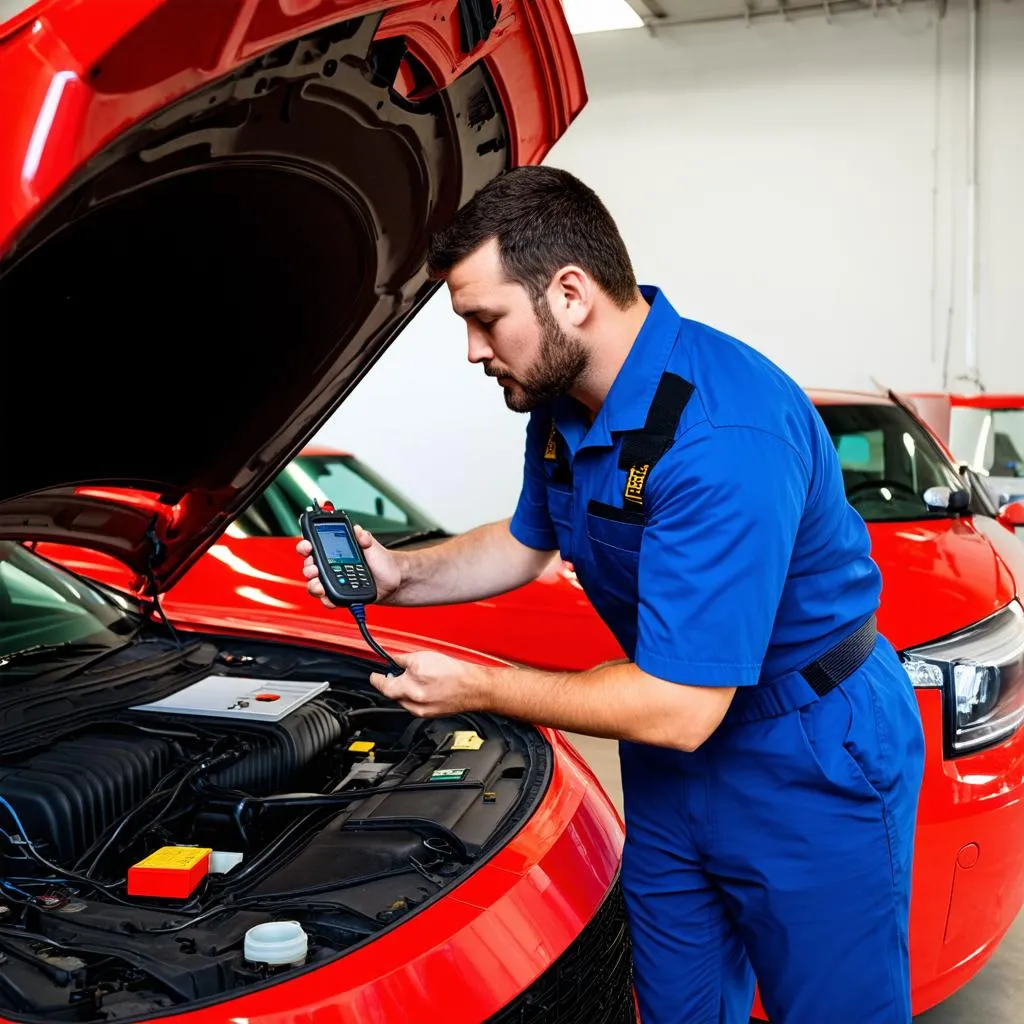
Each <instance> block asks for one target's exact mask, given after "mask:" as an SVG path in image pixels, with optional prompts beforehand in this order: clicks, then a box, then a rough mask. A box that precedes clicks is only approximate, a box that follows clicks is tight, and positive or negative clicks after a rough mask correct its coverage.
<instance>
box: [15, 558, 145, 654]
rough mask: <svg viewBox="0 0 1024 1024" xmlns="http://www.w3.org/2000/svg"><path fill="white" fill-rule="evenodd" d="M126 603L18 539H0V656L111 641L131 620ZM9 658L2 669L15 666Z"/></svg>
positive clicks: (119, 637)
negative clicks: (36, 649) (43, 557)
mask: <svg viewBox="0 0 1024 1024" xmlns="http://www.w3.org/2000/svg"><path fill="white" fill-rule="evenodd" d="M136 621H137V619H136V617H135V616H133V615H130V614H129V612H128V608H127V606H126V607H125V608H121V607H119V606H118V600H117V599H116V598H114V597H107V596H106V595H105V594H103V593H102V592H101V591H99V590H97V589H95V588H94V587H91V586H90V585H89V584H88V583H86V582H85V581H84V580H81V579H78V578H77V577H75V576H72V575H70V574H69V573H66V572H64V571H62V570H61V569H58V568H57V567H56V566H54V565H51V564H50V563H49V562H47V561H45V560H44V559H42V558H40V557H39V556H38V555H34V554H32V552H31V551H29V550H27V549H26V548H25V547H23V546H22V545H21V544H17V543H14V542H13V541H0V658H3V657H6V656H9V655H12V654H14V653H15V652H16V651H25V650H26V649H28V648H33V647H49V646H50V645H52V644H78V643H90V644H92V643H96V644H104V645H109V646H112V647H113V646H116V645H118V644H120V643H123V642H124V641H123V637H124V636H125V634H126V633H127V632H129V631H130V629H131V628H133V626H134V625H135V623H136ZM17 666H18V662H17V661H14V660H12V661H11V662H10V665H9V666H7V667H5V668H3V669H2V670H0V671H3V673H4V674H7V673H8V672H15V671H17Z"/></svg>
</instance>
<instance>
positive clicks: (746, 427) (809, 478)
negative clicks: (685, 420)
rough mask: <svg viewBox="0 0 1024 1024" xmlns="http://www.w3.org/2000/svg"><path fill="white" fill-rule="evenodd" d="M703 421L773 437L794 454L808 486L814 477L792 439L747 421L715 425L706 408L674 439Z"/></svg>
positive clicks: (724, 427)
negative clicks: (695, 420) (697, 419)
mask: <svg viewBox="0 0 1024 1024" xmlns="http://www.w3.org/2000/svg"><path fill="white" fill-rule="evenodd" d="M698 394H699V392H698ZM701 408H702V409H703V408H704V403H703V401H702V402H701ZM705 423H706V424H707V425H708V427H709V429H711V430H749V431H752V432H753V433H756V434H763V435H764V436H765V437H771V438H773V439H774V440H776V441H778V442H779V443H780V444H783V445H785V446H786V447H787V448H788V449H789V450H790V451H791V452H792V453H793V454H794V455H795V456H796V458H797V461H798V462H799V463H800V465H801V466H802V467H803V470H804V473H806V474H807V484H808V486H810V484H811V481H812V480H813V479H814V474H813V473H812V472H811V468H810V466H808V465H807V462H806V460H805V459H804V456H803V454H802V453H801V452H800V449H799V448H797V447H796V445H794V444H793V442H792V441H790V440H788V439H787V438H785V437H782V436H781V435H779V434H776V433H775V432H774V431H772V430H765V428H764V427H756V426H753V425H752V424H749V423H730V424H726V425H724V426H716V425H715V424H714V423H712V422H711V420H710V419H709V418H708V415H707V411H706V410H705V412H704V419H702V420H700V421H698V422H697V423H691V424H690V426H688V427H687V428H686V429H685V430H684V431H683V432H682V433H681V434H677V435H676V438H675V440H676V441H681V440H682V439H683V438H684V437H686V435H687V434H689V433H691V431H694V430H696V429H697V428H698V427H700V426H703V425H704V424H705ZM673 443H674V442H673Z"/></svg>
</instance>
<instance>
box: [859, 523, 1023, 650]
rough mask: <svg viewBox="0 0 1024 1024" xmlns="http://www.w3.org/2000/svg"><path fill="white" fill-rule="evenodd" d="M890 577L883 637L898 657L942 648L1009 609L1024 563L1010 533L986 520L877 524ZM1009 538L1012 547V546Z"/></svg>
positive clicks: (874, 541)
mask: <svg viewBox="0 0 1024 1024" xmlns="http://www.w3.org/2000/svg"><path fill="white" fill-rule="evenodd" d="M868 530H869V533H870V534H871V548H872V557H873V558H874V559H875V562H876V563H877V564H878V567H879V569H880V570H881V573H882V604H881V608H880V610H879V613H878V625H879V629H880V630H881V632H882V633H883V634H884V635H885V636H886V637H887V638H888V639H889V641H890V642H891V643H892V644H893V646H894V647H896V649H897V650H906V649H907V648H909V647H915V646H917V645H919V644H923V643H927V642H928V641H931V640H937V639H939V638H940V637H943V636H946V635H947V634H949V633H954V632H956V631H957V630H960V629H964V628H965V627H967V626H970V625H972V624H974V623H975V622H978V621H979V620H980V619H983V618H985V617H986V616H988V615H991V614H992V613H993V612H996V611H998V610H999V609H1000V608H1004V607H1005V606H1006V605H1007V604H1008V603H1009V602H1010V601H1011V600H1013V598H1014V596H1016V594H1017V584H1016V583H1015V580H1014V575H1015V574H1014V573H1013V572H1011V570H1010V568H1009V567H1008V564H1007V561H1008V560H1011V561H1010V564H1011V565H1014V566H1015V569H1016V576H1017V579H1024V564H1022V563H1024V558H1014V555H1015V554H1016V552H1015V551H1014V550H1013V549H1014V546H1016V547H1017V548H1021V551H1022V554H1024V547H1022V546H1021V545H1020V544H1018V543H1017V542H1016V541H1015V540H1014V538H1013V537H1012V536H1011V535H1010V534H1009V533H1007V531H1006V530H1005V529H1003V528H1002V527H1001V526H998V525H996V524H991V523H989V522H988V521H987V520H983V519H981V517H972V518H967V519H944V520H931V521H928V522H916V523H871V524H870V525H869V528H868ZM1002 536H1005V537H1006V538H1007V540H1009V542H1010V543H1009V545H1004V544H1003V542H1002V539H1001V538H1002Z"/></svg>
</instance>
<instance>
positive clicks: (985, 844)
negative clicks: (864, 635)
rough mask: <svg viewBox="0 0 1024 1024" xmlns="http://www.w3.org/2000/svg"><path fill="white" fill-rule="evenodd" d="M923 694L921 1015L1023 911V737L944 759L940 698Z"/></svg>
mask: <svg viewBox="0 0 1024 1024" xmlns="http://www.w3.org/2000/svg"><path fill="white" fill-rule="evenodd" d="M918 697H919V701H920V705H921V715H922V718H923V720H924V726H925V734H926V736H927V737H928V739H929V743H928V753H927V761H926V764H925V776H924V783H923V785H922V789H921V805H920V810H919V813H918V827H917V837H916V840H915V844H916V848H915V857H914V888H913V895H912V900H911V926H910V946H911V983H912V986H913V997H914V1012H915V1013H921V1012H923V1011H924V1010H927V1009H929V1008H930V1007H932V1006H935V1005H936V1004H937V1003H939V1002H941V1001H942V1000H943V999H946V998H947V997H948V996H950V995H952V993H953V992H955V991H956V990H957V989H959V988H961V987H962V986H963V985H965V984H966V983H967V982H968V981H970V979H971V978H973V977H974V975H975V974H977V973H978V971H979V970H981V968H982V967H983V966H984V964H985V962H986V961H987V960H988V958H989V957H990V956H991V955H992V953H993V952H994V951H995V949H996V948H997V946H998V945H999V942H1000V940H1001V939H1002V938H1003V936H1004V935H1005V934H1006V932H1007V931H1008V930H1009V928H1010V925H1012V924H1013V921H1014V919H1015V918H1016V916H1017V914H1018V912H1019V911H1020V909H1021V907H1022V906H1024V872H1022V871H1021V867H1020V851H1021V849H1022V847H1024V730H1018V732H1017V733H1016V734H1015V735H1014V736H1011V737H1010V738H1009V739H1008V740H1006V741H1005V742H1003V743H1001V744H999V745H998V746H996V747H993V748H991V749H989V750H984V751H980V752H978V753H976V754H971V755H969V756H966V757H960V758H957V759H955V760H952V761H944V760H943V759H942V753H941V752H942V743H941V736H942V697H941V694H940V693H939V692H938V691H921V692H919V694H918Z"/></svg>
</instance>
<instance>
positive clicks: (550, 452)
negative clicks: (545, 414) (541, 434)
mask: <svg viewBox="0 0 1024 1024" xmlns="http://www.w3.org/2000/svg"><path fill="white" fill-rule="evenodd" d="M544 458H545V459H547V461H548V462H554V461H555V460H556V459H557V458H558V452H557V451H556V450H555V421H554V420H552V421H551V432H550V433H549V434H548V444H547V447H546V448H545V449H544Z"/></svg>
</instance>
